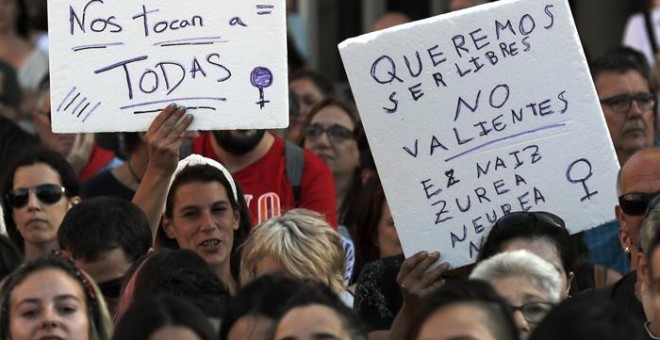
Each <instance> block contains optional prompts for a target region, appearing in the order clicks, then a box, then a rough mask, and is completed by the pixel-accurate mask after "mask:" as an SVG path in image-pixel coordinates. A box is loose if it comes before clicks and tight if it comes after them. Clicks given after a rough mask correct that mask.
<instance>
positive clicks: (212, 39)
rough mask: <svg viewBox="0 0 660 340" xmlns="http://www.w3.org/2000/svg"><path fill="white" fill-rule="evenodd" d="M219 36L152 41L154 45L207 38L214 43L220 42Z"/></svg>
mask: <svg viewBox="0 0 660 340" xmlns="http://www.w3.org/2000/svg"><path fill="white" fill-rule="evenodd" d="M221 38H222V37H221V36H215V37H198V38H186V39H176V40H166V41H159V42H157V43H154V46H158V45H165V44H173V43H183V42H189V41H198V40H208V42H209V43H214V42H222V41H220V39H221Z"/></svg>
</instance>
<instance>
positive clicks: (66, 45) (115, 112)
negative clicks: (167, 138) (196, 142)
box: [48, 0, 288, 132]
mask: <svg viewBox="0 0 660 340" xmlns="http://www.w3.org/2000/svg"><path fill="white" fill-rule="evenodd" d="M48 13H49V32H50V74H51V109H52V121H53V131H55V132H108V131H144V130H146V129H147V127H148V126H149V123H150V122H151V121H152V120H153V118H154V116H155V115H156V114H157V113H158V112H159V111H160V110H161V109H162V108H164V107H165V106H167V104H170V103H173V102H174V103H177V104H178V105H183V106H186V107H188V111H189V112H190V113H192V114H194V115H195V121H194V122H193V125H192V127H191V128H192V129H198V130H215V129H234V128H243V129H250V128H260V129H262V128H282V127H286V126H288V84H287V82H288V79H287V58H286V21H285V15H286V6H285V2H284V1H283V0H259V1H254V0H249V1H246V0H225V1H204V0H188V1H165V0H154V1H148V2H135V1H132V0H105V1H101V0H67V1H49V2H48Z"/></svg>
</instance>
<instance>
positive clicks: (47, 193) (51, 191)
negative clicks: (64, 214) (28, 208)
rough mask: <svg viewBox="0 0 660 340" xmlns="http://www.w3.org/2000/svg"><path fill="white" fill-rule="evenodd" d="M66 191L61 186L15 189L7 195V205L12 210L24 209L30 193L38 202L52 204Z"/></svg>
mask: <svg viewBox="0 0 660 340" xmlns="http://www.w3.org/2000/svg"><path fill="white" fill-rule="evenodd" d="M65 191H66V190H65V189H64V187H63V186H61V185H57V184H41V185H37V186H36V187H34V188H17V189H13V190H11V191H10V192H8V193H7V197H6V198H7V203H9V205H10V206H11V207H12V208H15V209H18V208H22V207H24V206H25V205H26V204H27V203H28V200H29V199H30V193H31V192H33V193H34V194H35V195H36V196H37V199H39V201H41V202H42V203H46V204H53V203H57V202H59V200H60V199H62V195H64V192H65Z"/></svg>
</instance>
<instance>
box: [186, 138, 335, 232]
mask: <svg viewBox="0 0 660 340" xmlns="http://www.w3.org/2000/svg"><path fill="white" fill-rule="evenodd" d="M292 146H293V147H296V148H297V146H295V145H291V146H289V147H287V146H286V144H285V141H284V140H283V139H282V138H280V137H277V136H275V135H273V134H272V133H270V132H267V131H265V130H222V131H209V132H205V133H202V134H201V135H200V136H199V137H198V138H197V139H195V140H194V141H193V150H192V151H193V153H196V154H200V155H202V156H204V157H208V158H211V159H214V160H216V161H218V162H220V163H222V165H224V166H225V167H226V168H227V170H229V172H231V174H232V175H233V176H234V178H235V179H236V181H238V183H239V184H240V186H241V189H243V193H244V196H245V201H246V202H247V204H248V207H249V209H250V215H251V217H252V223H253V225H256V224H258V223H261V222H264V221H266V220H267V219H269V218H272V217H277V216H281V215H282V214H283V213H284V212H285V211H287V210H290V209H293V208H306V209H309V210H313V211H316V212H318V213H320V214H323V215H325V216H326V218H327V220H328V222H329V223H330V225H332V226H333V227H334V228H337V213H336V209H335V186H334V182H333V178H332V172H331V171H330V169H329V168H328V166H327V165H326V164H325V162H323V160H321V159H320V158H318V157H316V156H315V155H314V154H312V153H311V152H309V151H307V150H304V151H302V150H300V153H301V154H302V155H303V156H302V157H304V162H303V164H301V165H303V170H302V181H301V182H300V188H299V189H300V192H299V193H300V197H299V200H298V199H297V197H296V195H295V193H294V188H293V187H292V183H291V182H290V179H289V178H288V176H287V162H286V157H287V156H286V155H285V150H286V152H290V150H291V149H290V148H291V147H292Z"/></svg>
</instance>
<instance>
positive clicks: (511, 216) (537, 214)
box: [493, 211, 566, 229]
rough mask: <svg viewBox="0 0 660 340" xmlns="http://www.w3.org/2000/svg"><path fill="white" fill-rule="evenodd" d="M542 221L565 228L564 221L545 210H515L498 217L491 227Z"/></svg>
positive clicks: (506, 226)
mask: <svg viewBox="0 0 660 340" xmlns="http://www.w3.org/2000/svg"><path fill="white" fill-rule="evenodd" d="M534 222H537V223H543V224H547V225H550V226H553V227H557V228H562V229H565V228H566V223H564V220H562V219H561V218H560V217H559V216H557V215H555V214H553V213H549V212H546V211H516V212H511V213H508V214H506V215H504V216H502V217H500V219H499V220H497V222H495V225H493V229H496V228H510V227H514V226H519V225H528V224H531V223H534Z"/></svg>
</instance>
